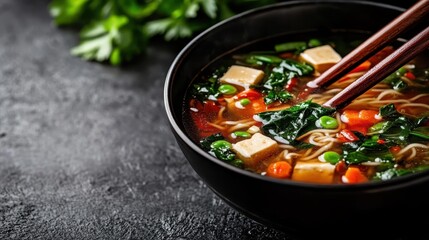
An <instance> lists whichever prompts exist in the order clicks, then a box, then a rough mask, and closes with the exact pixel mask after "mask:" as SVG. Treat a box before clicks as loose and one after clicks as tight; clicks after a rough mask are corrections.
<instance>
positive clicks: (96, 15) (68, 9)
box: [49, 0, 277, 65]
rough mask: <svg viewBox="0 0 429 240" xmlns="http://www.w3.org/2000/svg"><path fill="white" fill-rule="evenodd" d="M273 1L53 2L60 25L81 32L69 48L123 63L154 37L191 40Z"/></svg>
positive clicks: (89, 56)
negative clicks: (78, 42)
mask: <svg viewBox="0 0 429 240" xmlns="http://www.w3.org/2000/svg"><path fill="white" fill-rule="evenodd" d="M274 2H277V1H274V0H262V1H256V0H237V1H229V0H227V1H220V0H182V1H178V0H52V1H51V2H50V4H49V11H50V14H51V16H52V17H53V19H54V22H55V24H56V25H57V26H74V27H77V28H78V29H80V30H81V34H80V38H81V42H80V44H79V45H78V46H76V47H75V48H73V49H72V50H71V53H72V54H73V55H76V56H79V57H81V58H83V59H86V60H91V61H99V62H105V61H109V62H110V63H111V64H113V65H119V64H122V63H124V62H127V61H130V60H132V59H134V58H135V57H136V56H138V55H141V54H143V53H144V52H145V50H146V48H147V46H148V44H149V42H150V39H152V38H154V37H155V36H158V35H161V36H163V38H164V40H165V41H172V40H176V39H179V38H189V37H192V36H194V35H196V34H197V33H199V32H201V31H202V30H204V29H206V28H208V27H210V26H212V25H213V24H215V23H217V22H219V21H221V20H223V19H226V18H229V17H231V16H233V15H235V14H237V13H239V12H242V11H245V10H248V9H251V8H254V7H259V6H263V5H266V4H271V3H274Z"/></svg>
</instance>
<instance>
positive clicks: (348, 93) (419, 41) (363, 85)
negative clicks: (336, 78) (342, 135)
mask: <svg viewBox="0 0 429 240" xmlns="http://www.w3.org/2000/svg"><path fill="white" fill-rule="evenodd" d="M428 48H429V27H426V29H424V30H423V31H421V32H420V33H419V34H417V35H416V36H414V37H413V38H412V39H410V40H409V41H407V42H406V43H405V44H404V45H402V46H401V47H400V48H398V49H397V50H396V51H394V52H393V53H392V54H390V55H389V56H388V57H386V58H385V59H383V60H382V61H381V62H379V63H378V64H377V65H375V66H374V67H373V68H371V69H370V70H369V71H368V72H366V73H365V74H364V75H363V76H361V77H360V78H358V79H357V80H356V81H354V82H353V83H351V84H350V85H349V86H347V87H346V88H344V89H343V90H342V91H341V92H339V93H338V94H336V95H335V96H334V97H332V98H331V99H330V100H328V101H327V102H325V103H324V104H322V105H323V106H325V107H331V108H335V109H341V108H344V107H345V106H347V105H348V104H349V103H350V102H351V101H353V99H355V98H356V97H358V96H359V95H361V94H363V93H364V92H366V91H367V90H369V89H370V88H371V87H373V86H374V85H376V84H377V83H378V82H380V81H381V80H382V79H384V78H386V77H387V76H389V75H390V74H391V73H392V72H394V71H396V70H397V69H398V68H400V67H402V66H403V65H404V64H406V63H407V62H409V61H410V60H412V59H413V58H414V57H416V55H417V54H419V53H420V52H422V51H424V50H425V49H428Z"/></svg>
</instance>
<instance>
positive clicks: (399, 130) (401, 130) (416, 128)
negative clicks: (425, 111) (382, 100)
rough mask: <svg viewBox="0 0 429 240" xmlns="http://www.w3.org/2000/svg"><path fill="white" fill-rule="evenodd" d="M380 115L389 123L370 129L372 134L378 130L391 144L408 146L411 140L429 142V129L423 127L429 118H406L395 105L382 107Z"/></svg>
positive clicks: (381, 136)
mask: <svg viewBox="0 0 429 240" xmlns="http://www.w3.org/2000/svg"><path fill="white" fill-rule="evenodd" d="M380 115H381V116H382V117H383V118H384V119H386V120H387V121H385V122H382V123H379V124H378V125H374V126H373V127H371V128H370V132H371V131H374V130H377V132H378V133H379V134H380V138H382V139H384V140H386V141H388V142H389V143H395V144H397V145H406V144H408V143H409V142H410V140H411V138H412V140H413V141H427V140H429V130H428V129H429V128H428V127H424V126H421V125H423V124H424V123H426V122H427V119H428V118H427V117H421V118H417V119H412V118H410V117H406V116H405V115H402V114H400V113H399V112H397V111H396V109H395V106H394V105H393V104H388V105H385V106H383V107H381V108H380ZM420 126H421V127H420Z"/></svg>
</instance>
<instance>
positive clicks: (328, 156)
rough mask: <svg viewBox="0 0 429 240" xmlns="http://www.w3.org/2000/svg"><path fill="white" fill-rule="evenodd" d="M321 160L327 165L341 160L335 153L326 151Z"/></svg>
mask: <svg viewBox="0 0 429 240" xmlns="http://www.w3.org/2000/svg"><path fill="white" fill-rule="evenodd" d="M323 159H325V161H326V162H328V163H331V164H336V163H337V162H339V161H340V160H341V156H340V154H338V153H336V152H333V151H328V152H325V153H324V154H323Z"/></svg>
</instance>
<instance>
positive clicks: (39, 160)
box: [0, 0, 416, 240]
mask: <svg viewBox="0 0 429 240" xmlns="http://www.w3.org/2000/svg"><path fill="white" fill-rule="evenodd" d="M386 2H391V1H386ZM411 2H412V1H406V0H405V1H402V2H399V1H398V2H391V3H395V4H400V5H401V6H404V7H407V6H409V5H410V4H411ZM48 3H49V1H48V0H32V1H30V0H1V1H0V84H1V85H0V239H290V240H299V239H303V238H302V237H301V236H292V235H290V234H288V233H284V232H280V231H277V230H275V229H272V228H270V227H266V226H263V225H260V224H258V223H256V222H254V221H252V220H250V219H248V218H247V217H245V216H244V215H242V214H241V213H238V212H237V211H235V210H234V209H232V208H230V207H229V206H228V205H226V204H225V203H224V202H222V201H221V200H220V199H219V198H218V197H217V196H216V195H215V194H214V193H213V192H212V191H211V190H210V189H208V188H207V187H206V185H205V184H204V183H203V182H202V180H201V179H200V177H199V176H198V175H196V174H195V172H194V171H193V170H192V168H191V167H190V165H189V164H188V163H187V161H186V159H185V158H184V156H183V154H182V152H181V151H180V149H179V147H178V145H177V144H176V142H175V140H174V138H173V135H172V133H171V131H170V128H169V126H168V121H167V118H166V116H165V111H164V105H163V84H164V78H165V76H166V72H167V70H168V68H169V65H170V64H171V63H172V61H173V59H174V57H175V56H176V54H177V53H178V52H179V51H180V49H181V48H182V47H183V43H179V44H177V43H176V44H168V43H165V42H162V41H159V42H158V43H155V42H152V43H151V45H150V48H149V49H148V52H147V55H146V56H144V57H142V58H140V59H137V61H136V62H134V63H132V64H130V65H128V66H125V67H121V68H119V67H111V66H108V65H103V64H99V63H92V62H85V61H83V60H81V59H79V58H76V57H73V56H71V55H70V54H69V50H70V48H71V47H73V46H75V45H76V44H77V42H78V33H77V31H76V30H73V29H64V28H61V29H60V28H57V27H56V26H54V24H53V23H52V18H51V17H50V16H49V13H48V8H47V5H48ZM361 14H364V13H361ZM398 221H399V220H398ZM327 231H332V232H333V233H332V234H335V228H333V229H330V230H327ZM395 239H398V240H399V239H416V238H412V237H409V236H397V238H395Z"/></svg>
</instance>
